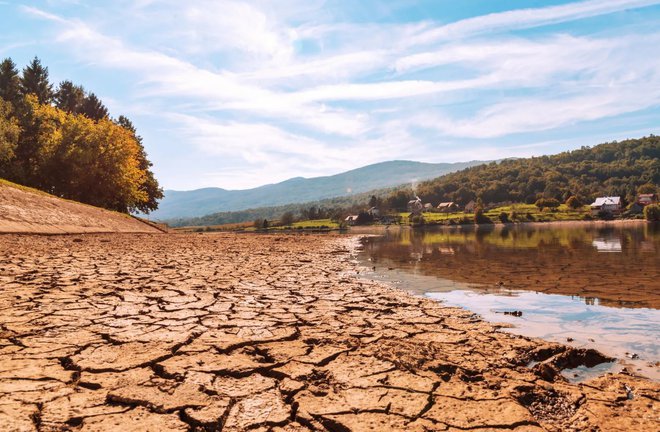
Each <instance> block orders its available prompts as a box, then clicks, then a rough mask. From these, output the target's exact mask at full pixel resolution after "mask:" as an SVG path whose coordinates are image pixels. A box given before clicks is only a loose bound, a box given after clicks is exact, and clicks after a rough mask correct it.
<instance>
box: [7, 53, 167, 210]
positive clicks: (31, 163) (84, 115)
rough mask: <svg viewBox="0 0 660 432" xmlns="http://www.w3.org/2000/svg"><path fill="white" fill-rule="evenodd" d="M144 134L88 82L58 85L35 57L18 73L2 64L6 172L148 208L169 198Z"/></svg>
mask: <svg viewBox="0 0 660 432" xmlns="http://www.w3.org/2000/svg"><path fill="white" fill-rule="evenodd" d="M151 166H152V164H151V162H150V161H149V159H148V158H147V154H146V152H145V150H144V146H143V143H142V138H141V137H140V136H139V135H138V134H137V131H136V129H135V127H134V126H133V124H132V123H131V121H130V120H129V119H128V118H126V117H124V116H119V117H118V118H116V119H112V118H111V117H110V116H109V113H108V109H107V108H106V107H105V105H104V104H103V102H102V101H101V100H100V99H99V98H98V97H97V96H96V95H95V94H94V93H88V92H87V91H85V89H84V88H83V87H82V86H79V85H75V84H74V83H72V82H71V81H63V82H61V83H60V84H59V86H58V87H57V89H54V87H53V85H52V84H51V83H50V81H49V75H48V68H47V67H45V66H43V65H42V64H41V62H40V60H39V59H38V58H36V57H35V58H34V60H32V62H30V64H29V65H27V66H26V67H25V68H24V69H23V70H22V72H20V73H19V71H18V69H17V67H16V65H15V64H14V62H13V61H12V60H11V59H10V58H7V59H5V60H4V61H2V63H0V177H2V178H6V179H8V180H11V181H14V182H17V183H20V184H23V185H26V186H31V187H34V188H37V189H41V190H43V191H46V192H48V193H51V194H53V195H57V196H60V197H64V198H68V199H73V200H76V201H80V202H84V203H88V204H92V205H95V206H99V207H105V208H108V209H111V210H116V211H121V212H132V211H141V212H145V213H148V212H149V211H152V210H155V209H156V208H157V207H158V200H159V199H160V198H162V196H163V194H162V189H161V188H160V187H159V185H158V182H157V181H156V179H155V177H154V175H153V172H152V171H151Z"/></svg>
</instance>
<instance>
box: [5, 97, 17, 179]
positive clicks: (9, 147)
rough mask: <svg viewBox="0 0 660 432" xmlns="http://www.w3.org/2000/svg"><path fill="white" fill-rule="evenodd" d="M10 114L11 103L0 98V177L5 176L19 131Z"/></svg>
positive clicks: (15, 121)
mask: <svg viewBox="0 0 660 432" xmlns="http://www.w3.org/2000/svg"><path fill="white" fill-rule="evenodd" d="M11 114H12V106H11V104H10V103H9V102H5V101H4V100H3V99H1V98H0V177H7V174H8V169H9V163H10V162H11V161H12V160H13V159H14V155H15V154H14V151H15V150H16V146H17V144H18V137H19V134H20V131H21V129H20V127H19V125H18V121H17V120H16V119H15V118H14V117H13V116H12V115H11Z"/></svg>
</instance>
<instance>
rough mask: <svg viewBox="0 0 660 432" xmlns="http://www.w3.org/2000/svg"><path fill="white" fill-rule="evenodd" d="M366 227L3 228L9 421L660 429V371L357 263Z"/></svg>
mask: <svg viewBox="0 0 660 432" xmlns="http://www.w3.org/2000/svg"><path fill="white" fill-rule="evenodd" d="M357 245H358V239H357V238H356V237H348V236H343V237H342V236H334V235H325V236H322V235H318V236H315V235H279V236H275V235H239V234H203V235H195V234H189V235H181V234H99V235H93V234H85V235H62V236H34V235H11V234H10V235H2V236H0V285H1V286H2V289H1V290H0V307H1V308H2V313H1V314H0V430H3V431H63V430H73V431H159V432H160V431H215V430H223V431H244V430H255V431H308V430H321V431H324V430H329V431H372V430H373V431H390V430H401V431H404V430H405V431H464V430H476V431H496V430H497V431H500V430H510V431H518V432H522V431H530V432H531V431H544V430H547V431H567V430H574V431H639V432H644V431H655V430H658V429H659V428H660V423H659V421H660V420H659V414H658V406H659V404H658V399H659V397H660V384H658V383H657V382H655V381H652V380H648V379H646V378H642V377H636V376H633V375H631V374H626V373H617V374H611V373H608V374H604V375H602V376H600V377H597V378H594V379H590V380H587V381H585V382H581V383H571V382H568V381H566V379H565V378H564V377H563V376H562V375H561V373H560V372H561V370H563V369H567V368H574V367H577V366H581V365H586V366H590V365H595V364H598V363H602V362H604V361H607V360H609V359H608V358H606V357H605V356H604V355H602V354H600V353H598V352H597V351H594V350H589V349H578V348H574V347H569V346H565V345H562V344H558V343H551V342H545V341H543V340H540V339H531V338H526V337H523V336H518V335H514V334H510V333H506V332H503V331H501V328H500V326H498V325H497V324H494V323H489V322H486V321H483V320H482V319H481V318H479V317H478V316H476V315H475V314H473V313H472V312H469V311H467V310H465V309H461V308H456V307H448V306H446V305H444V304H443V303H441V302H437V301H434V300H431V299H428V298H423V297H417V296H413V295H410V294H407V293H405V292H403V291H402V290H398V289H395V288H392V287H389V286H387V285H385V284H383V283H379V282H374V281H370V280H366V279H363V278H360V277H358V276H359V275H358V273H359V272H361V271H362V269H361V268H360V267H359V264H357V263H356V261H355V259H354V254H355V249H356V247H357Z"/></svg>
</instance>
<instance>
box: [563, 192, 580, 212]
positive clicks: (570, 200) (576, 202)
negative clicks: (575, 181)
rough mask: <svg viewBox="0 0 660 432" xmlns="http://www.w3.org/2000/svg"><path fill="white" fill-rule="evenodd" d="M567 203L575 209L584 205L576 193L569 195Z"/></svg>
mask: <svg viewBox="0 0 660 432" xmlns="http://www.w3.org/2000/svg"><path fill="white" fill-rule="evenodd" d="M566 205H567V206H568V207H569V208H572V209H573V210H575V209H579V208H580V207H582V203H581V202H580V200H579V199H578V198H577V197H576V196H575V195H573V196H571V197H569V198H568V199H567V200H566Z"/></svg>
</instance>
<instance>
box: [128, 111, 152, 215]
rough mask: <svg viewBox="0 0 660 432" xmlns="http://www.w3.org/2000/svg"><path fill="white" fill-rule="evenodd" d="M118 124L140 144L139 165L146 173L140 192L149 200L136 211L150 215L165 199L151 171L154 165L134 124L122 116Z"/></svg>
mask: <svg viewBox="0 0 660 432" xmlns="http://www.w3.org/2000/svg"><path fill="white" fill-rule="evenodd" d="M117 124H118V125H119V126H121V127H123V128H124V129H126V130H127V131H129V132H130V133H131V134H132V135H133V138H134V139H135V141H136V142H137V144H138V155H137V158H138V165H139V167H140V169H141V170H142V171H143V172H144V181H143V182H142V185H141V186H140V190H141V191H143V192H144V193H145V194H146V196H147V200H146V201H144V202H142V203H141V204H140V205H138V206H137V207H136V210H139V211H141V212H143V213H149V212H151V211H153V210H156V209H157V208H158V200H160V199H161V198H163V189H162V188H161V187H160V185H159V184H158V181H157V180H156V177H155V176H154V173H153V172H152V171H151V167H152V166H153V164H152V163H151V162H150V161H149V159H148V158H147V153H146V151H145V149H144V144H143V142H142V137H141V136H140V135H138V134H137V130H136V129H135V126H133V123H132V122H131V121H130V120H129V119H128V118H127V117H125V116H123V115H120V116H119V118H118V119H117Z"/></svg>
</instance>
